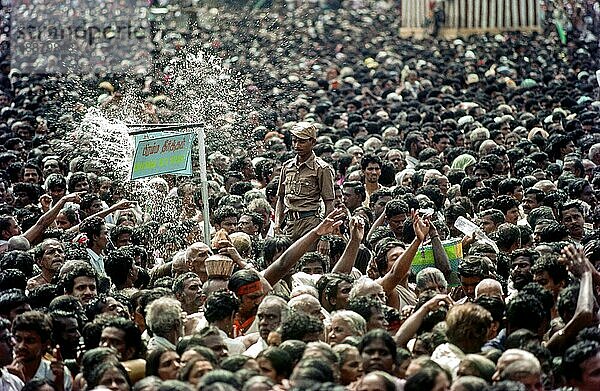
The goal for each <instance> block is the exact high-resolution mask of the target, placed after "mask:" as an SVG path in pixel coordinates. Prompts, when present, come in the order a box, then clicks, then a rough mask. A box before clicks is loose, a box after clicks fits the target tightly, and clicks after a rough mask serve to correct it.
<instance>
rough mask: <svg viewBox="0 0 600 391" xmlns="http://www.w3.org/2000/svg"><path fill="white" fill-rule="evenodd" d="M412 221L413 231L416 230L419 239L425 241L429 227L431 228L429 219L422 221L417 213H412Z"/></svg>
mask: <svg viewBox="0 0 600 391" xmlns="http://www.w3.org/2000/svg"><path fill="white" fill-rule="evenodd" d="M411 214H412V220H413V229H414V230H415V234H416V235H417V238H418V239H419V240H420V241H421V242H423V241H425V237H426V236H427V234H429V227H430V226H431V222H430V221H429V218H425V219H421V217H419V215H418V214H417V212H416V211H414V210H413V211H412V212H411Z"/></svg>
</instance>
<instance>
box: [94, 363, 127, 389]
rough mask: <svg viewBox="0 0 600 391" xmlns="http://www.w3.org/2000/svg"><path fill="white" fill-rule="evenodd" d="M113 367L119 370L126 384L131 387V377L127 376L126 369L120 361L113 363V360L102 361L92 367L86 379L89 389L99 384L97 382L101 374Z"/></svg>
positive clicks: (100, 378)
mask: <svg viewBox="0 0 600 391" xmlns="http://www.w3.org/2000/svg"><path fill="white" fill-rule="evenodd" d="M114 368H116V369H117V370H118V371H119V372H121V375H123V377H124V378H125V380H126V381H127V384H128V385H129V388H130V389H131V379H130V378H129V374H128V373H127V370H126V369H125V367H124V366H123V365H122V364H121V363H114V362H103V363H101V364H100V365H98V366H97V367H95V368H94V369H92V371H91V373H90V375H89V377H88V378H87V379H86V380H87V382H88V383H87V386H88V387H89V388H90V389H94V388H96V387H97V386H98V385H99V384H98V383H100V380H102V376H104V374H105V373H106V371H108V370H109V369H114Z"/></svg>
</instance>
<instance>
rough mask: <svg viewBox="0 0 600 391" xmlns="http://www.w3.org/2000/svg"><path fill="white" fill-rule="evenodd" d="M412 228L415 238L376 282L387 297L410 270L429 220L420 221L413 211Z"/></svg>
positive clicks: (425, 233)
mask: <svg viewBox="0 0 600 391" xmlns="http://www.w3.org/2000/svg"><path fill="white" fill-rule="evenodd" d="M412 218H413V227H414V230H415V234H416V236H415V238H414V240H413V241H412V243H411V244H410V245H409V246H408V248H407V249H406V250H405V251H404V252H403V253H402V255H400V257H398V259H397V260H396V262H394V264H393V265H392V268H391V269H390V271H388V272H387V274H386V275H385V276H383V277H382V278H380V279H379V280H378V282H379V284H381V286H382V287H383V290H384V291H385V293H386V294H387V295H388V296H392V293H394V292H395V289H396V286H397V285H398V284H400V283H401V282H402V280H404V278H406V276H407V275H408V272H409V270H410V265H411V264H412V260H413V259H414V257H415V255H416V254H417V251H418V250H419V246H420V245H421V243H423V241H424V240H425V237H426V236H427V234H428V233H429V225H430V223H429V220H421V218H420V217H419V216H418V215H417V214H416V213H415V212H414V211H413V212H412Z"/></svg>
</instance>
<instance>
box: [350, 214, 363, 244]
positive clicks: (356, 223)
mask: <svg viewBox="0 0 600 391" xmlns="http://www.w3.org/2000/svg"><path fill="white" fill-rule="evenodd" d="M364 237H365V221H364V220H363V218H362V217H359V216H354V217H352V218H351V219H350V240H357V241H358V242H362V240H363V238H364Z"/></svg>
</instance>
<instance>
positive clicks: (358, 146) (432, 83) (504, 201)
mask: <svg viewBox="0 0 600 391" xmlns="http://www.w3.org/2000/svg"><path fill="white" fill-rule="evenodd" d="M274 3H275V4H271V5H270V7H265V8H257V9H253V10H249V9H245V8H236V7H228V6H214V7H212V8H209V7H204V6H202V5H200V4H186V5H185V6H182V8H181V11H182V12H174V10H175V9H173V8H172V9H170V11H173V12H167V13H166V14H164V15H162V14H159V16H157V17H156V19H154V20H152V23H151V29H152V33H153V34H155V35H153V39H152V45H153V47H152V48H151V50H150V51H151V53H152V56H153V62H152V63H148V64H147V65H146V66H138V67H137V68H136V69H135V72H130V73H121V72H119V73H118V74H117V73H113V72H111V69H117V70H122V69H125V68H126V67H127V66H130V65H131V64H132V62H133V63H135V61H130V60H131V59H130V58H128V56H127V55H126V54H124V53H118V55H115V56H114V57H112V58H111V59H110V60H106V61H104V58H103V57H102V56H103V55H106V56H107V58H109V53H108V52H107V51H104V52H103V51H100V52H98V53H101V54H99V56H98V57H95V60H94V61H97V62H98V63H95V64H92V65H93V67H94V69H95V72H94V73H86V74H80V73H60V74H53V73H39V72H31V71H32V69H33V64H32V63H18V64H15V63H12V64H11V63H10V60H11V57H10V51H9V45H8V43H7V39H6V34H7V33H8V30H7V26H8V24H7V20H8V19H7V14H6V12H5V11H6V10H7V4H6V3H4V2H3V3H2V9H0V13H1V15H2V22H1V23H2V24H1V27H2V29H3V33H2V34H3V35H2V37H3V38H1V40H2V42H0V56H2V58H1V61H2V62H1V64H0V89H1V93H0V103H1V106H2V108H1V109H0V252H1V255H0V389H1V390H11V391H19V390H25V391H34V390H35V391H41V390H43V391H51V390H56V391H71V390H78V391H82V390H92V389H106V388H108V389H110V390H113V391H128V390H147V391H150V390H159V391H167V390H169V391H170V390H177V391H187V390H192V389H194V390H195V389H197V390H226V391H227V390H254V391H258V390H271V389H274V390H292V389H294V390H307V389H314V390H343V389H351V390H358V391H367V390H385V391H387V390H406V391H412V390H419V391H422V390H423V391H424V390H432V391H433V390H435V391H442V390H449V389H451V390H456V391H458V390H468V391H470V390H511V391H512V390H518V391H521V390H542V389H544V390H554V389H561V390H567V389H578V390H580V391H587V390H590V391H592V390H598V389H600V378H599V376H598V373H599V371H600V331H599V329H598V320H599V319H598V310H599V307H598V305H597V298H598V295H600V289H599V288H600V234H599V232H600V231H599V228H600V206H599V204H598V197H599V196H600V193H599V191H600V168H599V166H600V132H599V129H600V120H599V119H600V98H599V97H600V94H599V86H600V84H599V82H598V78H597V74H596V70H597V69H599V64H598V59H599V58H600V53H599V47H598V39H597V37H594V38H595V39H591V38H590V37H592V36H591V35H590V34H594V33H597V27H598V4H597V3H593V2H583V3H577V5H575V6H574V5H573V3H568V4H565V5H564V7H565V9H567V10H569V12H567V13H566V14H565V15H568V17H569V18H571V20H572V23H571V24H572V29H570V28H569V29H568V30H569V34H568V37H569V38H568V41H567V44H566V45H562V44H561V43H560V41H559V39H558V34H557V33H556V32H555V31H548V34H540V33H519V32H506V33H502V34H497V35H490V34H482V35H479V36H470V37H464V38H460V39H455V40H441V39H440V40H438V39H433V38H426V39H424V40H415V39H399V38H398V36H397V32H398V27H399V26H398V23H399V21H398V20H399V18H398V14H397V13H398V7H396V6H395V5H394V4H393V2H387V1H373V2H370V1H362V2H357V1H351V2H343V1H342V2H339V4H337V5H336V6H332V5H331V4H327V6H326V7H325V6H321V5H319V4H317V3H316V2H307V3H296V4H295V6H294V7H291V6H289V4H285V5H283V4H279V3H278V2H274ZM264 5H265V6H266V5H269V4H266V3H265V4H264ZM36 6H41V7H42V8H43V4H42V3H38V4H36ZM177 10H179V9H177ZM577 10H581V11H577ZM584 31H586V33H584ZM148 49H150V48H148ZM102 50H106V47H104V48H102ZM201 51H202V52H205V53H210V54H211V55H213V56H217V57H220V58H222V59H223V60H224V61H226V62H227V64H228V66H229V67H231V69H233V70H235V75H236V77H239V84H240V86H241V89H242V92H240V93H241V94H243V97H244V104H245V106H244V107H245V109H244V110H240V112H238V113H236V115H230V114H231V113H226V114H227V115H223V116H215V118H214V119H213V123H212V126H213V128H214V129H215V131H214V134H213V135H212V138H213V139H214V140H219V138H221V141H220V143H214V144H209V146H208V151H207V154H208V156H207V163H208V167H207V168H208V179H209V180H208V185H209V199H208V203H209V211H208V215H209V219H210V227H211V232H210V237H211V242H210V243H203V241H202V238H203V227H204V221H203V219H204V213H203V200H202V193H201V183H200V180H199V171H198V170H197V167H195V170H194V175H193V176H192V177H181V176H178V177H175V176H169V175H166V176H162V177H155V178H153V179H151V180H148V181H146V182H144V184H145V185H144V186H146V187H145V189H146V190H145V191H144V192H140V191H139V188H140V187H139V186H136V185H133V184H132V183H131V182H130V181H128V180H127V176H128V173H125V172H121V171H119V170H117V169H115V167H116V166H115V161H116V157H115V159H111V158H110V155H109V157H108V158H107V154H106V153H104V152H103V151H102V148H103V145H102V144H98V145H90V144H86V143H83V142H79V141H80V140H74V139H73V137H72V135H73V134H75V133H74V132H75V131H76V130H77V129H78V127H79V126H80V125H81V123H82V121H83V119H84V117H85V115H86V110H87V109H89V108H92V107H95V108H96V109H97V110H99V112H101V113H103V114H104V115H105V116H106V117H108V118H112V117H113V116H114V117H115V118H119V119H126V120H132V119H133V120H134V121H132V122H157V123H166V122H174V121H179V120H184V119H186V118H188V114H189V113H185V112H183V110H182V105H181V104H180V103H181V102H180V101H178V100H177V99H176V98H175V96H174V95H175V90H176V89H177V91H178V92H177V93H179V91H180V89H181V88H182V87H181V85H178V84H177V83H176V78H174V74H173V69H172V67H170V66H169V64H172V61H173V59H178V58H182V57H185V55H186V54H188V53H195V54H197V53H199V52H201ZM136 53H137V52H135V53H134V52H132V56H133V55H134V54H136ZM234 59H235V60H234ZM46 60H47V58H42V57H40V59H39V61H41V62H38V63H37V64H36V67H38V66H39V65H40V64H43V61H46ZM92 62H93V61H92ZM196 87H197V86H195V85H193V84H189V85H184V89H185V90H186V91H187V92H190V93H193V92H194V88H196ZM192 95H193V94H192ZM192 95H190V96H192ZM132 97H134V98H132ZM132 101H134V102H137V103H136V104H137V106H136V110H133V111H132V110H129V107H130V105H131V102H132ZM126 106H127V107H128V110H124V107H126ZM247 107H250V108H251V109H250V110H246V108H247ZM207 110H208V111H210V108H208V109H207ZM214 110H215V111H216V112H217V111H219V110H220V109H219V107H215V108H214ZM231 118H234V120H231ZM227 137H229V138H227ZM226 144H227V145H228V147H227V148H222V149H220V148H217V147H216V146H223V145H226ZM107 145H108V141H107ZM149 195H150V196H149ZM148 197H150V198H151V202H149V201H148ZM465 221H466V223H465ZM469 222H471V223H472V225H470V224H469ZM422 259H428V260H430V262H429V263H428V264H426V265H425V266H427V267H423V268H416V267H415V265H416V264H417V263H418V262H417V261H416V260H422Z"/></svg>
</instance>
